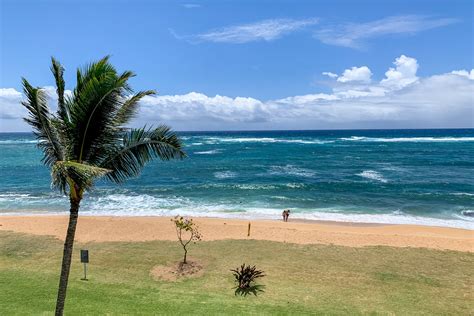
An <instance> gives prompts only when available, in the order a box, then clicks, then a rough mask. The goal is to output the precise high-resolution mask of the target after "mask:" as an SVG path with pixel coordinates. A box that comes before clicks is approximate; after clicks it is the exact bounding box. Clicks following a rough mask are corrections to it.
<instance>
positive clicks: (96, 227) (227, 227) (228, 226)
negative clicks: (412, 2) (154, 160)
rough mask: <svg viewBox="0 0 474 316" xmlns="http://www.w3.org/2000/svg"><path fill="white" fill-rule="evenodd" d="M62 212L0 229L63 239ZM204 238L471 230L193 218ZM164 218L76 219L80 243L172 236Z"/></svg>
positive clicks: (431, 242) (356, 239)
mask: <svg viewBox="0 0 474 316" xmlns="http://www.w3.org/2000/svg"><path fill="white" fill-rule="evenodd" d="M67 220H68V218H67V217H66V216H0V230H6V231H14V232H21V233H28V234H36V235H51V236H54V237H56V238H59V239H62V238H64V235H65V232H66V227H67ZM195 221H196V223H197V224H198V225H199V227H200V230H201V232H202V234H203V240H222V239H255V240H270V241H277V242H286V243H295V244H334V245H342V246H350V247H364V246H375V245H383V246H394V247H423V248H432V249H442V250H457V251H466V252H474V232H473V231H470V230H464V229H457V228H445V227H430V226H417V225H382V224H361V223H340V222H318V221H290V222H288V223H283V222H280V221H276V220H275V221H270V220H251V221H250V223H251V232H250V237H248V236H247V229H248V223H249V221H248V220H236V219H216V218H195ZM175 239H176V235H175V231H174V228H173V226H172V223H171V222H170V218H169V217H105V216H104V217H102V216H97V217H91V216H89V217H86V216H83V217H79V222H78V227H77V233H76V240H77V241H80V242H92V241H98V242H105V241H149V240H175Z"/></svg>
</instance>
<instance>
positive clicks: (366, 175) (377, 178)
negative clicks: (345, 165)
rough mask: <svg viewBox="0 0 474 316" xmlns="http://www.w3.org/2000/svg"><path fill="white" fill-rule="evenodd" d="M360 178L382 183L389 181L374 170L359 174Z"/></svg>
mask: <svg viewBox="0 0 474 316" xmlns="http://www.w3.org/2000/svg"><path fill="white" fill-rule="evenodd" d="M357 175H358V176H359V177H362V178H366V179H370V180H375V181H380V182H383V183H387V182H388V180H387V179H385V178H384V177H383V176H382V175H381V174H380V173H379V172H377V171H374V170H364V171H362V172H361V173H358V174H357Z"/></svg>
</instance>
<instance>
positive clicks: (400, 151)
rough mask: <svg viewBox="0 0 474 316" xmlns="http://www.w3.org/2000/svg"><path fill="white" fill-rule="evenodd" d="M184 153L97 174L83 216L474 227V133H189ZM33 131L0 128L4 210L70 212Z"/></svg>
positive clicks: (0, 188)
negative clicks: (286, 214) (139, 168)
mask: <svg viewBox="0 0 474 316" xmlns="http://www.w3.org/2000/svg"><path fill="white" fill-rule="evenodd" d="M180 135H181V136H182V138H183V140H184V142H185V145H186V146H185V150H186V152H187V153H188V158H186V159H185V160H183V161H172V162H161V161H154V162H152V163H151V164H149V165H148V166H147V167H146V168H145V169H144V170H143V173H142V174H141V176H140V177H138V178H136V179H132V180H130V181H128V182H127V183H125V184H123V185H114V184H110V183H107V182H105V181H100V182H99V183H98V184H97V185H96V187H95V188H94V189H93V190H92V191H91V192H89V193H87V194H86V195H85V198H84V200H83V203H82V206H81V214H82V215H116V216H150V215H166V216H171V215H177V214H181V215H188V216H206V217H224V218H245V219H280V218H281V212H282V210H283V209H286V208H289V209H290V210H291V216H290V220H291V219H292V218H299V219H314V220H331V221H350V222H368V223H394V224H395V223H398V224H422V225H433V226H448V227H460V228H467V229H474V130H473V129H456V130H453V129H443V130H343V131H342V130H341V131H265V132H263V131H262V132H182V133H180ZM41 157H42V154H41V152H40V151H39V149H37V148H36V141H35V139H34V137H33V135H32V134H27V133H1V134H0V215H11V214H67V212H68V199H67V197H65V196H62V195H61V194H60V193H59V192H57V191H53V190H52V189H51V187H50V175H49V170H48V169H47V168H46V167H45V166H43V165H42V163H41V161H40V160H41Z"/></svg>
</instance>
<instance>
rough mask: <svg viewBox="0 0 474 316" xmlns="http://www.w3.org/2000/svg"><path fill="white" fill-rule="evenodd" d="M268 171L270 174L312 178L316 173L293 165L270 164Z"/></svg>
mask: <svg viewBox="0 0 474 316" xmlns="http://www.w3.org/2000/svg"><path fill="white" fill-rule="evenodd" d="M268 173H269V174H271V175H291V176H297V177H305V178H312V177H314V175H315V174H316V172H315V171H313V170H310V169H305V168H299V167H296V166H293V165H286V166H271V167H270V170H269V171H268Z"/></svg>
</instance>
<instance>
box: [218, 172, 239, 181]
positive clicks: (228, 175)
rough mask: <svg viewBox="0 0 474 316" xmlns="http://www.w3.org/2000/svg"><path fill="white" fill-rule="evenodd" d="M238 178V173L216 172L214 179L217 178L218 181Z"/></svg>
mask: <svg viewBox="0 0 474 316" xmlns="http://www.w3.org/2000/svg"><path fill="white" fill-rule="evenodd" d="M236 176H237V173H235V172H232V171H218V172H214V178H217V179H230V178H235V177H236Z"/></svg>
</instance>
